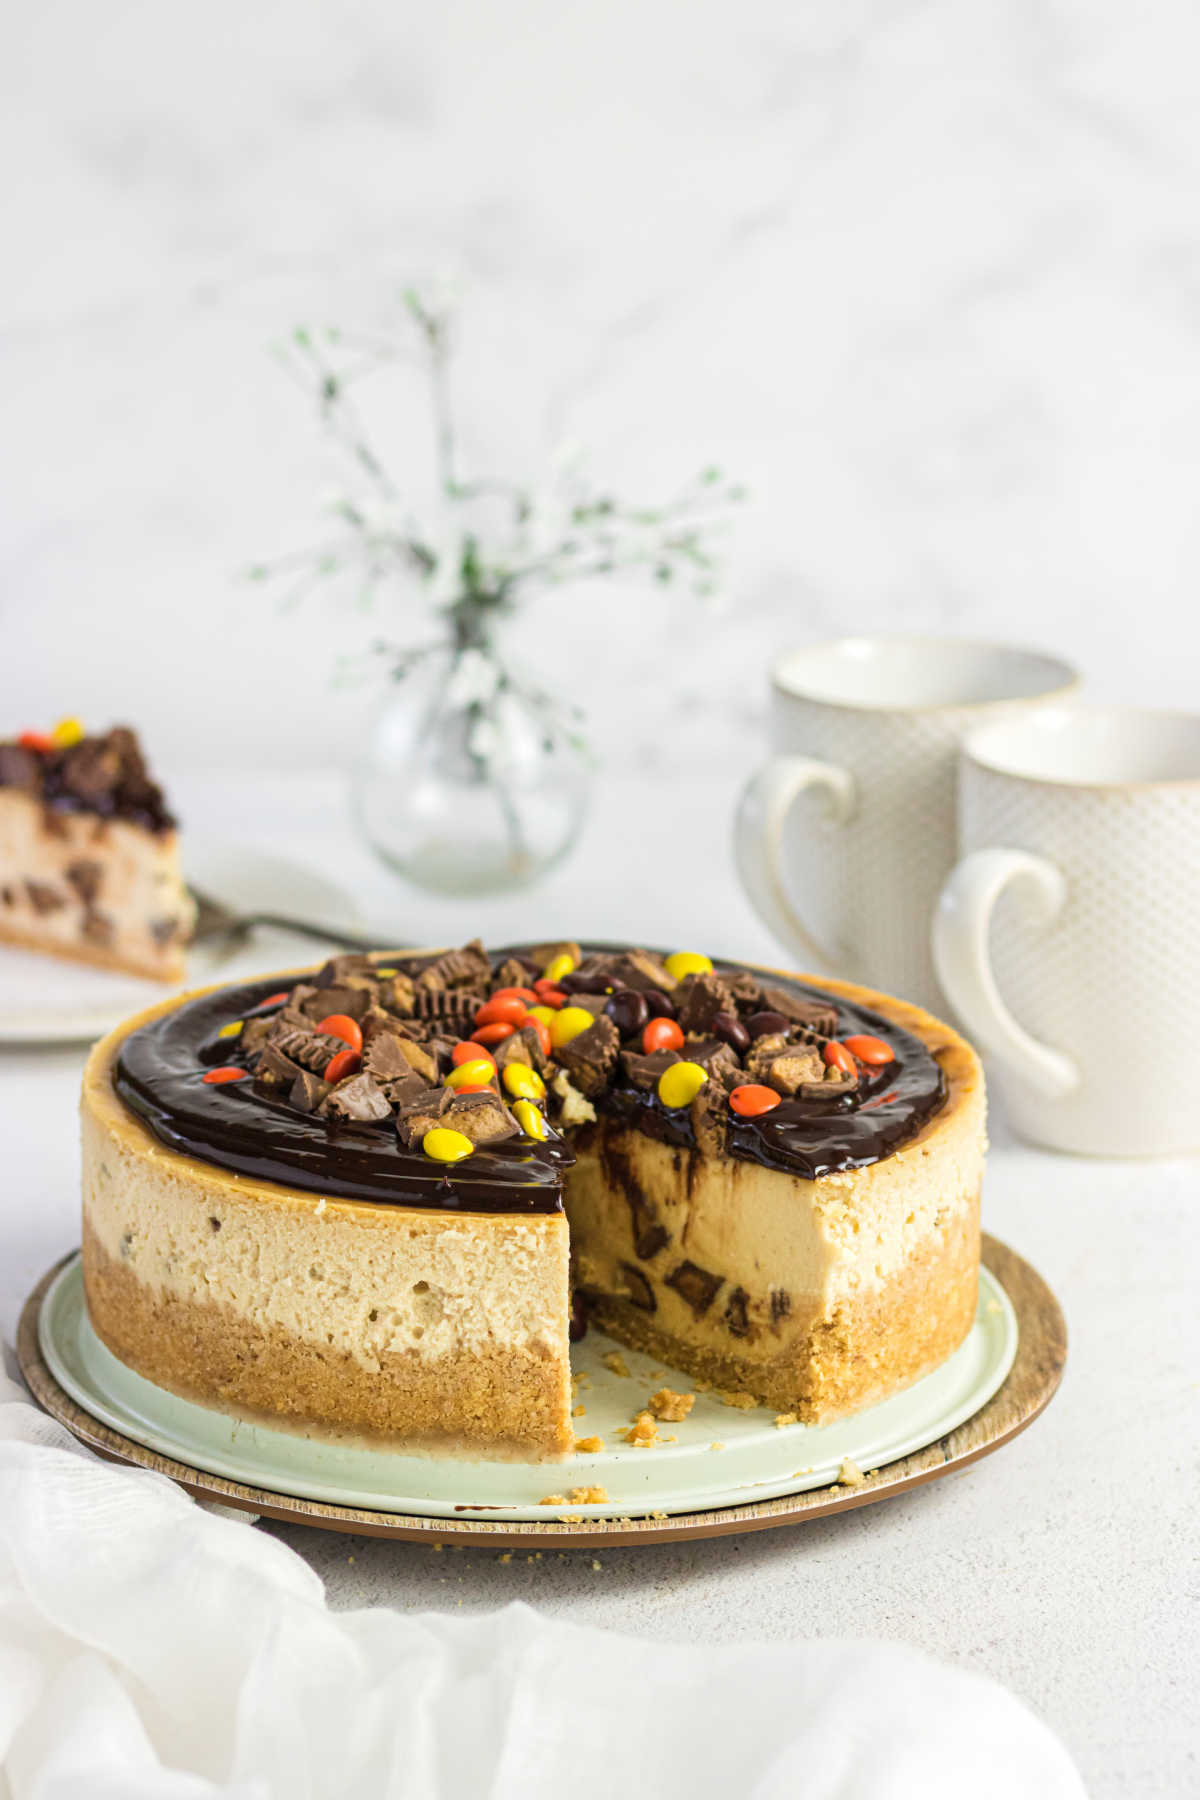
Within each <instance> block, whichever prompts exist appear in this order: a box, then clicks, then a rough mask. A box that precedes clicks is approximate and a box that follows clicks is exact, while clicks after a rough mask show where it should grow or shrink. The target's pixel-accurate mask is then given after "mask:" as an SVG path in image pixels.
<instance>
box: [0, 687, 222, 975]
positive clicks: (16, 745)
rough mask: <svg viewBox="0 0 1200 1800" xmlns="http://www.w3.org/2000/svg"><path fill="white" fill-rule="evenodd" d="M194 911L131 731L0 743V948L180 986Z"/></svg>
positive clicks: (71, 732)
mask: <svg viewBox="0 0 1200 1800" xmlns="http://www.w3.org/2000/svg"><path fill="white" fill-rule="evenodd" d="M194 920H195V907H194V905H193V902H192V900H191V897H190V895H189V894H188V891H187V888H186V887H185V885H184V881H183V875H182V873H181V870H180V864H179V833H178V828H177V826H176V822H175V820H174V818H173V817H172V815H171V813H170V812H169V811H168V809H167V806H166V802H165V800H164V799H163V794H162V789H161V788H160V787H159V786H158V785H157V783H156V782H155V781H153V780H152V778H151V776H150V774H149V771H148V770H147V767H146V763H145V759H144V757H143V755H142V751H141V746H140V745H139V743H138V740H137V737H136V736H135V734H134V733H133V732H132V731H130V730H129V729H128V728H127V727H125V726H116V727H114V728H113V729H112V730H111V731H106V732H103V733H101V734H99V735H95V736H89V735H87V734H86V733H85V732H84V731H83V729H82V727H81V726H79V725H78V724H77V723H76V722H75V721H74V720H64V721H62V723H61V724H60V725H58V726H56V727H55V730H54V731H53V732H52V733H49V734H43V733H41V732H34V731H26V732H22V734H21V736H20V737H19V738H16V739H14V740H12V741H10V742H6V743H0V943H7V944H14V945H17V946H19V947H20V948H22V949H25V950H39V951H43V952H45V953H46V954H48V955H52V956H60V957H67V958H69V959H70V960H71V961H73V962H86V963H94V964H95V965H96V966H97V967H99V968H104V969H119V970H122V971H124V972H126V973H127V974H131V975H144V976H148V977H150V978H151V979H152V980H158V981H171V982H179V981H182V980H183V977H184V973H185V970H184V949H185V947H186V945H187V941H188V938H189V936H190V934H191V930H192V926H193V923H194Z"/></svg>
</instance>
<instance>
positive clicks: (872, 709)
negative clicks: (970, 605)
mask: <svg viewBox="0 0 1200 1800" xmlns="http://www.w3.org/2000/svg"><path fill="white" fill-rule="evenodd" d="M1076 681H1077V677H1076V675H1075V672H1074V670H1072V669H1071V668H1069V667H1068V665H1067V664H1066V663H1063V662H1059V661H1058V660H1057V659H1056V658H1054V657H1050V656H1043V655H1040V654H1039V653H1037V652H1035V651H1029V650H1016V649H1007V648H1004V647H1003V646H999V645H989V644H972V643H967V642H963V641H960V640H956V639H947V638H891V637H884V638H844V639H842V640H841V641H840V642H837V643H832V644H821V645H817V646H815V647H814V648H812V649H809V650H793V651H790V652H789V653H788V654H787V655H786V656H783V657H781V658H780V660H779V661H778V662H777V663H776V664H775V666H774V668H773V670H772V672H771V689H772V716H771V728H770V735H771V745H772V748H773V750H774V752H775V754H774V755H773V756H772V757H771V759H770V761H769V762H767V763H766V764H764V766H763V767H762V768H761V769H760V770H759V771H758V773H757V774H756V775H755V776H754V778H753V779H752V780H751V782H750V784H749V786H748V787H747V788H746V790H745V792H744V794H743V795H742V800H741V805H740V807H739V809H738V815H737V823H736V826H735V832H734V852H735V855H736V858H737V864H738V870H739V873H740V874H741V878H742V882H743V884H744V885H745V888H746V892H747V893H748V894H749V896H750V899H751V901H752V902H753V904H754V906H755V908H756V909H757V911H758V913H759V915H760V917H761V918H762V919H763V920H764V922H765V923H766V925H767V926H768V927H769V928H770V929H771V930H772V931H773V932H774V933H775V935H776V936H777V937H779V938H781V939H782V940H783V942H784V943H785V944H786V945H787V946H788V949H789V950H790V951H791V952H792V953H793V954H794V955H795V956H797V957H799V958H800V959H801V961H802V964H803V965H804V966H806V967H809V968H816V969H824V970H826V971H828V972H832V973H836V974H838V975H846V976H848V977H850V978H851V979H852V980H856V981H862V982H865V983H866V984H867V985H868V986H872V987H880V988H885V989H887V990H888V991H889V992H891V993H895V994H899V995H901V996H902V997H903V998H904V999H906V1000H915V1001H916V1002H918V1003H919V1004H921V1005H924V1006H927V1007H930V1008H932V1010H933V1011H934V1012H942V1011H944V1010H945V1002H944V999H943V996H942V994H941V991H940V989H939V988H938V985H937V982H936V980H935V977H934V971H933V963H932V959H931V957H930V951H929V921H930V918H931V916H932V913H933V908H934V905H935V903H936V901H937V897H938V893H939V891H940V889H941V885H942V882H943V881H944V880H945V878H946V876H947V874H948V873H949V871H950V869H951V868H952V867H953V866H954V859H955V856H956V855H957V853H958V850H957V836H956V821H955V774H956V762H957V753H958V744H959V740H960V738H961V736H962V734H963V733H964V732H965V731H966V730H968V729H969V728H970V727H971V726H972V725H977V724H980V723H981V722H982V721H984V720H987V719H991V718H996V717H1001V718H1002V717H1006V716H1009V715H1011V714H1012V713H1014V712H1016V713H1021V712H1024V711H1025V710H1026V709H1027V708H1029V707H1030V706H1031V705H1033V704H1035V703H1037V702H1041V701H1045V700H1047V699H1049V698H1050V697H1052V696H1058V697H1062V696H1063V695H1065V694H1067V693H1069V692H1070V691H1071V689H1072V688H1074V686H1075V685H1076ZM793 895H795V896H796V898H795V899H793V897H792V896H793Z"/></svg>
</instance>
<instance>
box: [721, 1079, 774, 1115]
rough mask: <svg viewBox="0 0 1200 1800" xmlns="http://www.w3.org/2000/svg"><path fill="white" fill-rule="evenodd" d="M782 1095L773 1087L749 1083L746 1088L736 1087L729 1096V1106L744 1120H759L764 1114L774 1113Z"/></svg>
mask: <svg viewBox="0 0 1200 1800" xmlns="http://www.w3.org/2000/svg"><path fill="white" fill-rule="evenodd" d="M781 1099H782V1095H780V1094H777V1093H776V1092H775V1089H774V1088H772V1087H762V1086H760V1085H759V1083H758V1082H753V1081H752V1082H748V1083H747V1084H746V1086H745V1087H735V1088H734V1090H733V1092H732V1093H731V1094H730V1096H729V1104H730V1106H732V1108H733V1110H734V1112H735V1113H740V1114H741V1116H742V1118H743V1119H758V1118H761V1117H762V1115H763V1113H769V1112H774V1110H775V1108H776V1107H777V1106H778V1105H779V1102H780V1100H781Z"/></svg>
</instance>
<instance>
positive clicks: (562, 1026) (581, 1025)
mask: <svg viewBox="0 0 1200 1800" xmlns="http://www.w3.org/2000/svg"><path fill="white" fill-rule="evenodd" d="M595 1023H596V1021H595V1019H593V1017H592V1015H591V1013H590V1012H588V1010H587V1008H586V1007H585V1006H564V1007H563V1008H562V1010H561V1011H560V1012H556V1013H555V1014H554V1015H553V1017H552V1018H551V1020H550V1026H549V1030H550V1042H551V1044H552V1045H553V1046H554V1048H555V1049H556V1050H561V1049H562V1047H563V1045H564V1044H569V1043H570V1041H571V1039H572V1038H577V1037H578V1036H579V1034H580V1032H581V1031H587V1030H588V1028H589V1026H592V1025H594V1024H595Z"/></svg>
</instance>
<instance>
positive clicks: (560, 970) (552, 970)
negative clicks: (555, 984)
mask: <svg viewBox="0 0 1200 1800" xmlns="http://www.w3.org/2000/svg"><path fill="white" fill-rule="evenodd" d="M574 967H575V958H574V957H573V956H568V955H567V953H566V951H565V950H564V951H563V953H562V955H561V956H552V957H551V958H550V961H549V962H548V963H547V964H546V966H545V968H544V969H543V970H542V974H543V975H544V976H545V978H546V980H547V981H561V980H562V978H563V976H564V975H569V974H570V973H571V970H572V969H573V968H574Z"/></svg>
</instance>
